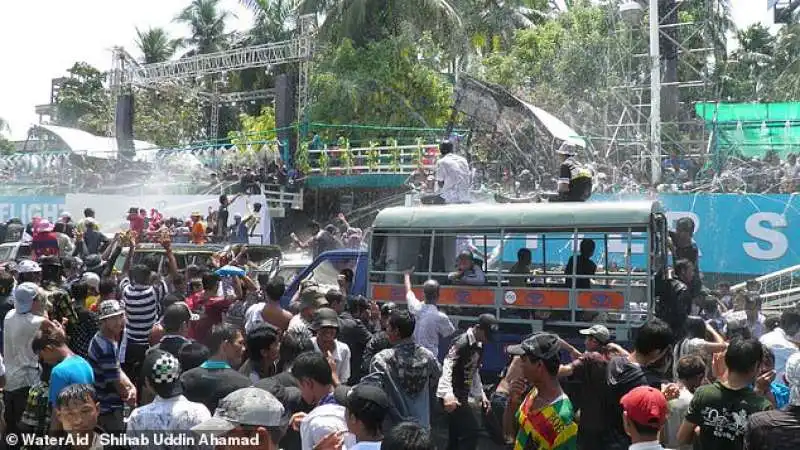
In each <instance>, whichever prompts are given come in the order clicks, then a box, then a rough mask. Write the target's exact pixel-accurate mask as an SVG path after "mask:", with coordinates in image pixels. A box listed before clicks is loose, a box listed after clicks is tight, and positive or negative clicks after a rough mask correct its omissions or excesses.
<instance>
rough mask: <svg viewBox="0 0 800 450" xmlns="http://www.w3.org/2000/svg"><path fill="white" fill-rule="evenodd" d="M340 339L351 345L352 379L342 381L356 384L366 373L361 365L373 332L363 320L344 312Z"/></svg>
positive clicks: (340, 316) (340, 318)
mask: <svg viewBox="0 0 800 450" xmlns="http://www.w3.org/2000/svg"><path fill="white" fill-rule="evenodd" d="M338 339H339V340H340V341H342V342H344V343H345V344H347V346H348V347H350V381H349V382H348V381H347V380H342V383H345V384H349V385H356V384H358V382H359V381H361V377H362V376H364V375H365V374H364V373H363V372H362V371H361V366H362V362H363V361H364V352H365V350H366V348H367V344H368V343H369V341H370V339H372V333H370V332H369V330H368V329H367V327H366V326H365V325H364V323H363V322H361V321H360V320H358V319H356V318H355V317H353V315H352V314H350V313H349V312H343V313H342V314H340V315H339V337H338Z"/></svg>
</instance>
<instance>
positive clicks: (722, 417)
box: [686, 382, 772, 450]
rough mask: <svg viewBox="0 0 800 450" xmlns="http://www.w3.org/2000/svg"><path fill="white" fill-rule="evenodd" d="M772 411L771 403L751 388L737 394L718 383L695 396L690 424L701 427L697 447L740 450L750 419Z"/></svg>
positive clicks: (691, 405) (713, 449)
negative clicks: (755, 415) (698, 445)
mask: <svg viewBox="0 0 800 450" xmlns="http://www.w3.org/2000/svg"><path fill="white" fill-rule="evenodd" d="M771 408H772V405H771V404H770V402H769V400H767V399H766V398H764V397H761V396H760V395H758V394H756V393H755V392H754V391H753V389H751V388H749V387H746V388H743V389H738V390H733V389H729V388H728V387H726V386H724V385H723V384H722V383H720V382H716V383H713V384H707V385H705V386H701V387H699V388H698V389H697V390H696V391H695V392H694V397H692V402H691V403H690V404H689V411H688V412H687V413H686V421H687V422H689V423H691V424H694V425H697V426H699V427H700V435H699V436H698V437H697V438H696V439H695V443H696V444H695V445H697V444H700V445H701V446H702V447H701V448H702V449H703V450H730V449H739V448H743V445H744V434H745V428H746V426H747V423H748V419H749V417H750V416H751V415H753V414H755V413H757V412H760V411H767V410H769V409H771ZM757 420H758V419H757ZM695 448H697V447H695Z"/></svg>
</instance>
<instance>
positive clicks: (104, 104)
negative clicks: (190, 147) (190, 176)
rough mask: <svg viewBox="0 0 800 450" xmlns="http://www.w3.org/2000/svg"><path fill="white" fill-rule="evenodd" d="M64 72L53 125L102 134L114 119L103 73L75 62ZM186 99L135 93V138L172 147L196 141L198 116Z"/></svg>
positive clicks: (170, 94)
mask: <svg viewBox="0 0 800 450" xmlns="http://www.w3.org/2000/svg"><path fill="white" fill-rule="evenodd" d="M67 73H68V77H67V80H66V81H65V82H64V84H63V85H62V87H61V89H60V90H59V92H58V97H57V98H56V108H57V109H56V110H57V115H56V118H57V121H56V123H57V124H58V125H61V126H66V127H73V128H79V129H81V130H84V131H87V132H89V133H92V134H95V135H100V136H102V135H105V134H106V130H107V127H108V125H109V123H111V121H112V120H113V117H114V116H113V109H112V108H113V107H114V106H113V102H112V99H111V93H110V92H109V91H108V89H107V88H106V87H105V86H104V82H105V78H106V74H104V73H102V72H100V71H99V70H97V69H96V68H94V67H92V66H91V65H89V64H87V63H84V62H77V63H75V64H74V65H73V66H72V67H71V68H70V69H69V70H67ZM187 98H188V97H186V96H185V94H184V93H181V92H179V91H178V92H176V91H159V92H156V91H151V90H139V91H135V92H134V99H135V105H134V110H135V112H136V113H135V115H134V136H135V137H136V139H139V140H143V141H148V142H152V143H154V144H156V145H158V146H162V147H172V146H177V145H182V144H186V143H188V142H190V141H191V140H193V139H196V138H198V137H199V128H200V125H201V124H202V114H201V111H200V109H199V107H198V105H197V103H196V102H195V101H189V100H187Z"/></svg>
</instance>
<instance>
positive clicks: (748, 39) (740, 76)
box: [722, 24, 800, 102]
mask: <svg viewBox="0 0 800 450" xmlns="http://www.w3.org/2000/svg"><path fill="white" fill-rule="evenodd" d="M798 33H800V25H798V24H790V25H787V26H785V27H783V28H781V29H780V31H778V33H777V34H776V35H772V34H771V33H770V31H769V29H767V28H766V27H764V26H763V25H760V24H755V25H751V26H750V27H748V28H746V29H744V30H742V31H740V32H739V33H738V35H737V37H738V41H739V47H738V48H737V49H736V50H735V51H734V52H733V53H732V54H731V57H730V59H729V61H727V63H726V64H725V65H724V66H723V68H722V69H723V71H722V73H723V76H722V95H723V98H724V99H726V100H728V101H738V102H748V101H762V102H783V101H797V99H798V98H800V81H798V80H799V79H800V76H798V75H800V63H799V62H798V59H797V55H798V52H800V36H798Z"/></svg>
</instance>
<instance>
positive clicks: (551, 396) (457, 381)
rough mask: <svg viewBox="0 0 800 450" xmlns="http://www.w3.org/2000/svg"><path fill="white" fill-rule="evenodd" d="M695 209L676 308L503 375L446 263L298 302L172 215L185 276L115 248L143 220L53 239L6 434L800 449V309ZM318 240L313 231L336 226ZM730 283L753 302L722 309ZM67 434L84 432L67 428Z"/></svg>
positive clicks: (132, 442) (15, 318)
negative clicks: (720, 245)
mask: <svg viewBox="0 0 800 450" xmlns="http://www.w3.org/2000/svg"><path fill="white" fill-rule="evenodd" d="M345 222H346V220H345ZM87 223H89V224H91V221H86V220H83V221H81V223H78V224H76V225H75V232H76V233H80V232H83V233H84V234H85V233H87V231H89V230H87V228H86V225H87ZM693 228H694V227H693V224H691V223H688V222H686V221H685V220H684V221H679V223H678V227H677V229H676V231H675V232H673V233H672V236H671V251H672V253H673V256H674V257H675V258H676V260H675V261H676V262H675V264H674V266H675V267H674V270H675V276H674V277H673V278H674V280H675V283H672V284H670V285H669V286H667V287H660V288H659V289H664V290H663V291H661V294H662V295H661V298H660V300H659V305H658V308H657V314H656V315H657V317H653V318H651V319H649V320H648V321H646V322H645V323H644V325H643V326H642V327H641V328H640V329H638V330H637V332H636V334H635V337H634V338H633V340H632V347H631V348H630V349H626V348H624V347H623V346H622V345H619V344H617V343H616V342H614V339H613V336H612V334H611V332H610V331H609V329H608V328H606V327H605V326H604V325H602V324H600V323H597V324H594V325H593V326H591V327H590V328H586V329H582V330H580V335H582V336H584V338H585V339H584V341H583V343H582V346H583V347H584V348H583V349H582V350H579V349H577V348H576V347H575V346H574V345H572V344H570V343H569V342H568V341H569V340H570V336H564V337H563V338H562V337H560V336H558V335H556V334H554V333H550V332H538V333H534V334H533V335H531V336H528V337H525V338H524V339H523V340H522V341H521V342H519V343H517V344H514V345H510V346H508V347H507V349H506V351H505V355H506V357H507V358H508V359H507V365H506V369H505V370H504V371H503V373H502V374H500V376H499V380H500V381H499V382H498V383H496V384H490V383H489V382H487V383H484V381H483V380H484V377H485V376H486V375H487V374H485V373H482V371H481V364H482V360H483V356H484V350H485V349H486V348H487V346H489V345H492V343H493V342H494V341H495V338H496V336H497V333H498V324H499V321H498V318H497V317H495V316H494V315H493V314H490V313H485V314H482V315H480V316H479V317H477V318H476V320H475V321H474V323H473V324H471V325H470V326H469V327H467V328H464V329H460V330H457V329H456V327H455V326H454V324H453V321H452V320H451V319H450V318H449V317H448V316H447V315H446V314H445V313H444V312H443V311H441V310H439V308H438V307H437V304H438V300H439V285H438V283H437V282H436V281H435V280H428V281H427V282H425V283H424V284H423V286H422V298H418V297H417V295H418V294H415V291H414V287H413V286H412V283H411V281H410V280H411V275H412V274H411V273H409V274H407V276H406V279H407V282H406V283H405V294H406V295H405V297H406V306H405V307H401V306H398V305H395V304H393V303H383V304H381V305H379V304H378V303H376V302H375V301H374V300H372V299H368V298H365V297H364V296H361V295H352V293H351V292H350V285H349V283H350V282H351V280H348V278H347V276H343V277H340V285H339V286H338V288H336V289H328V288H323V287H322V286H319V285H317V284H315V283H314V282H305V283H303V284H302V285H301V288H300V289H299V290H298V292H297V293H296V294H295V295H294V297H293V298H292V299H291V302H289V304H288V305H286V304H285V303H283V304H282V302H281V300H282V298H283V297H284V295H285V292H286V286H285V283H284V281H283V280H282V279H281V278H280V277H274V278H271V277H270V275H268V274H260V275H259V276H253V277H251V276H250V275H249V274H248V271H247V248H246V246H241V247H239V250H238V253H237V254H235V255H234V254H231V255H229V258H228V259H227V260H223V261H216V263H218V264H219V266H211V267H201V266H189V267H186V268H185V269H184V270H179V269H178V266H177V262H176V261H175V258H174V255H173V253H172V249H171V244H172V242H171V239H170V237H169V236H168V235H166V234H164V235H161V236H160V242H161V245H162V246H163V248H164V251H165V255H166V256H165V258H166V261H167V264H166V265H167V267H168V271H167V274H166V275H162V274H161V273H160V272H159V271H158V263H157V262H156V261H150V260H148V259H145V260H144V261H142V263H141V264H133V258H132V257H131V255H133V252H132V251H129V253H128V256H127V257H126V259H125V265H124V267H123V269H122V271H121V273H115V272H114V271H112V270H110V266H111V265H112V264H109V261H114V260H115V259H116V258H117V257H119V255H120V254H121V249H122V248H124V247H133V246H135V245H136V238H137V237H138V234H137V233H135V232H134V233H128V234H120V235H118V236H117V237H115V238H114V239H113V241H112V243H111V244H110V247H111V248H112V249H113V250H111V252H112V254H111V255H109V256H108V259H107V260H104V259H103V258H102V257H99V258H97V259H99V261H95V260H94V259H95V258H92V261H91V262H90V261H88V259H87V261H86V262H83V261H81V260H79V259H77V258H75V257H73V256H63V257H62V256H60V255H59V254H42V255H37V258H36V260H35V261H34V260H22V261H20V262H19V263H17V264H5V265H3V266H2V270H0V314H3V316H4V320H3V322H2V324H3V325H2V330H0V337H2V344H1V345H2V350H3V352H2V362H3V364H2V366H1V367H2V373H3V375H4V377H3V378H2V382H3V383H4V386H3V387H4V391H3V406H4V413H3V418H4V424H3V426H4V431H5V434H6V435H7V436H10V435H11V434H13V435H14V436H27V439H26V440H24V441H23V440H20V442H19V444H18V445H8V440H6V443H7V445H8V446H9V447H10V448H26V449H37V448H72V449H77V448H90V449H99V448H137V447H142V448H179V449H180V448H197V447H199V448H209V447H219V448H260V449H269V450H277V449H284V450H293V449H297V450H339V449H360V450H365V449H388V450H400V449H403V450H428V449H437V448H438V449H440V450H446V449H450V450H473V449H479V448H480V449H483V448H498V449H500V448H509V449H511V448H513V449H519V450H534V449H535V450H544V449H553V450H568V449H581V450H593V449H598V450H600V449H603V450H608V449H611V450H615V449H625V448H630V449H633V450H645V449H660V448H672V449H676V450H683V449H687V448H703V449H704V450H709V449H710V450H714V449H719V450H731V449H733V450H735V449H749V450H753V449H765V450H766V449H770V450H781V449H789V448H796V445H797V443H796V440H797V436H798V435H797V434H796V433H795V430H796V429H797V426H798V425H799V424H800V416H798V411H800V409H798V408H800V351H798V347H797V343H796V341H797V339H798V337H799V336H800V314H799V313H797V312H795V311H787V312H785V313H784V314H783V315H782V316H781V317H780V320H779V321H778V322H777V323H772V322H767V321H766V320H765V318H764V317H763V315H761V314H760V313H759V310H758V308H759V305H760V300H759V295H758V293H757V292H753V291H746V292H744V293H742V294H740V293H734V294H730V293H728V294H727V295H722V294H725V292H720V293H718V294H720V295H715V294H714V293H709V292H708V291H707V290H704V288H703V287H702V281H699V282H696V281H694V280H701V276H700V274H699V272H698V271H697V270H696V269H695V267H696V265H695V264H694V263H693V261H696V258H697V257H698V254H699V251H698V250H697V247H696V245H695V244H694V242H693V240H692V232H693ZM80 230H83V231H80ZM323 231H324V230H323ZM89 235H91V233H89ZM85 236H86V234H85V235H84V240H85ZM311 241H313V242H303V244H304V245H308V246H310V245H315V246H316V247H319V246H320V245H322V244H323V243H325V244H326V245H327V243H328V242H327V240H325V239H322V238H320V239H315V238H314V239H312V240H311ZM317 241H319V242H317ZM81 245H87V243H86V242H82V243H81ZM223 265H224V266H237V267H240V268H241V269H242V270H241V271H240V272H239V271H230V270H222V269H223V268H222V266H223ZM695 277H696V278H695ZM721 288H722V289H724V286H722V287H721ZM710 299H713V302H714V303H715V304H717V305H719V306H725V307H728V306H729V307H730V309H731V311H729V312H727V313H725V314H722V318H723V319H722V320H717V319H718V317H717V316H713V317H711V316H708V315H707V313H708V310H709V309H713V308H711V307H709V306H708V305H707V304H706V303H709V302H710ZM717 311H718V309H717ZM695 314H699V315H700V316H695ZM720 324H722V325H721V326H720ZM573 342H574V341H573ZM440 346H446V347H447V348H444V347H443V348H440ZM487 381H488V380H487ZM66 436H72V441H69V442H71V443H65V442H67V441H53V440H48V439H47V438H48V437H66ZM34 437H36V438H38V439H34ZM167 437H170V438H169V439H168V438H167ZM79 438H80V439H82V440H80V439H79ZM200 439H205V440H200ZM54 442H57V443H56V444H53V443H54ZM76 442H83V444H79V443H76Z"/></svg>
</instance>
